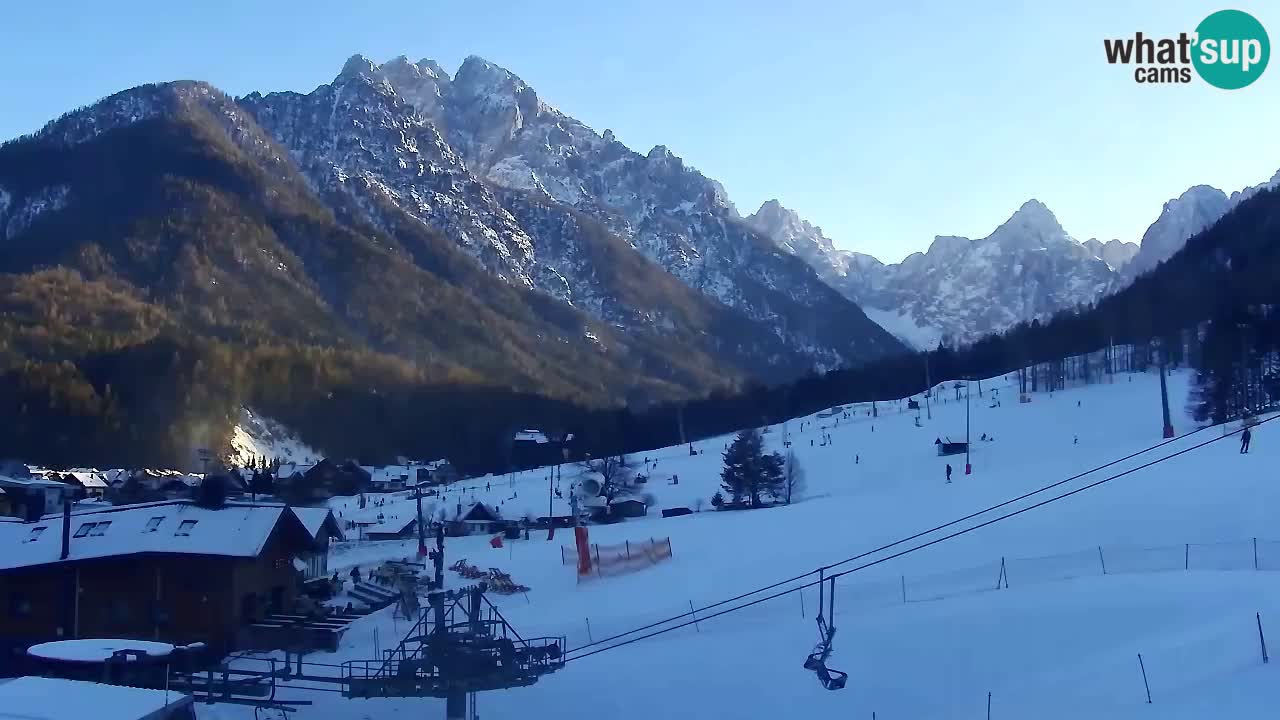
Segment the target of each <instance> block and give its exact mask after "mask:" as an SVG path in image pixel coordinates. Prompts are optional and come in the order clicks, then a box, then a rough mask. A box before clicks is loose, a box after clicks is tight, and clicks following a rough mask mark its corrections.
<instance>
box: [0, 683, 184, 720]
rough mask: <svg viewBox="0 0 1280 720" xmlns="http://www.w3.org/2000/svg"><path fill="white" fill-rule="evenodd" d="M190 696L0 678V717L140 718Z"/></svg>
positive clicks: (175, 706)
mask: <svg viewBox="0 0 1280 720" xmlns="http://www.w3.org/2000/svg"><path fill="white" fill-rule="evenodd" d="M191 703H192V699H191V696H190V695H183V694H182V693H179V692H174V691H166V690H148V689H146V688H135V687H124V686H121V685H103V684H101V683H93V682H85V681H83V680H62V679H58V678H43V677H21V678H16V679H13V680H7V681H5V680H0V720H84V719H85V718H90V717H91V718H94V720H143V719H144V718H152V717H163V716H165V715H167V714H168V713H169V712H172V711H174V710H177V709H178V708H182V707H184V706H189V705H191Z"/></svg>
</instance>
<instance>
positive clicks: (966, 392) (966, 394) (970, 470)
mask: <svg viewBox="0 0 1280 720" xmlns="http://www.w3.org/2000/svg"><path fill="white" fill-rule="evenodd" d="M964 474H965V475H972V474H973V465H972V464H970V462H969V380H967V379H966V380H965V381H964Z"/></svg>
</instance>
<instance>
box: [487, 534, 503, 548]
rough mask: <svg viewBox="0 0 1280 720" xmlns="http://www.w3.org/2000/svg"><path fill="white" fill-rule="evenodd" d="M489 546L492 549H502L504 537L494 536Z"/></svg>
mask: <svg viewBox="0 0 1280 720" xmlns="http://www.w3.org/2000/svg"><path fill="white" fill-rule="evenodd" d="M489 546H490V547H496V548H500V547H502V536H501V535H494V536H493V539H491V540H490V541H489Z"/></svg>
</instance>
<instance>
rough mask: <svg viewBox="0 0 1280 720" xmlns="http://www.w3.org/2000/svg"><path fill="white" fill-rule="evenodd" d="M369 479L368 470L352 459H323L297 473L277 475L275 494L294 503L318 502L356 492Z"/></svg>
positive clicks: (359, 490) (360, 491)
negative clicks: (338, 460)
mask: <svg viewBox="0 0 1280 720" xmlns="http://www.w3.org/2000/svg"><path fill="white" fill-rule="evenodd" d="M281 467H282V468H283V466H281ZM370 479H371V478H370V475H369V471H368V470H365V469H364V468H362V467H360V466H359V465H357V464H355V463H354V462H351V461H349V460H348V461H346V462H341V463H338V462H334V461H332V460H328V459H325V460H321V461H320V462H318V463H316V464H315V465H312V466H311V467H310V468H309V469H307V471H306V472H303V473H301V474H298V473H297V472H295V473H294V474H293V475H290V476H288V477H285V476H282V475H277V476H276V480H275V494H276V495H278V496H279V497H281V498H285V499H287V500H288V501H289V502H290V503H291V504H294V505H319V504H322V503H323V502H324V501H326V500H328V499H329V498H332V497H335V496H339V495H341V496H351V495H357V494H359V493H362V492H364V491H366V490H368V489H369V485H370Z"/></svg>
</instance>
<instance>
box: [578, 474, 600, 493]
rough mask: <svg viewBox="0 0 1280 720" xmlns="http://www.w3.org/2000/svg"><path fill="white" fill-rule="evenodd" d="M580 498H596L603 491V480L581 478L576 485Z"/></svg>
mask: <svg viewBox="0 0 1280 720" xmlns="http://www.w3.org/2000/svg"><path fill="white" fill-rule="evenodd" d="M578 488H579V490H580V491H581V494H582V497H598V496H599V495H600V493H601V492H603V491H604V480H603V479H601V478H598V477H588V478H583V479H582V482H580V483H578Z"/></svg>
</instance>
